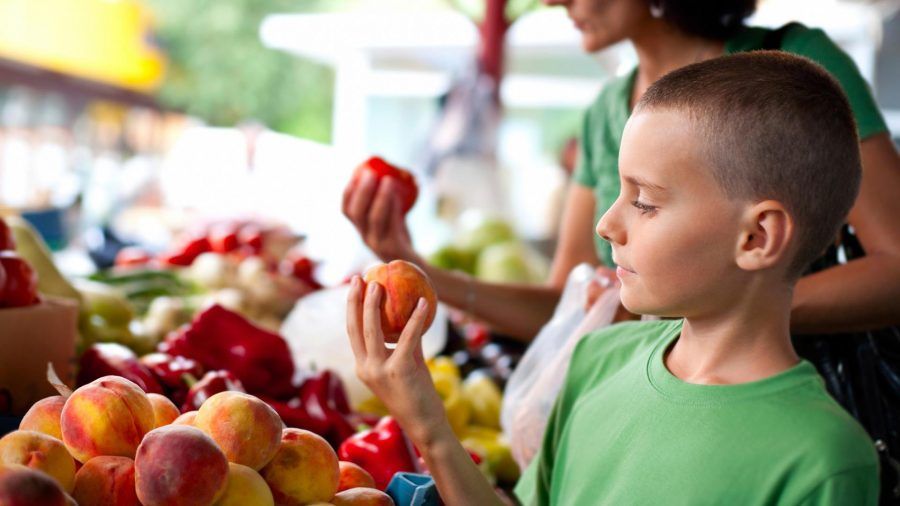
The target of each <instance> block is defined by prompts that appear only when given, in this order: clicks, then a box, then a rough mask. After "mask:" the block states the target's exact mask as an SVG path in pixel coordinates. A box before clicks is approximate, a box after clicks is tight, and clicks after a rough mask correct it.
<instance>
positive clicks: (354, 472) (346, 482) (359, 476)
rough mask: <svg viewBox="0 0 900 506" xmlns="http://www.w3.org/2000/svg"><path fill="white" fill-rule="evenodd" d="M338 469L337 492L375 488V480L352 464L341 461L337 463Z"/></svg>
mask: <svg viewBox="0 0 900 506" xmlns="http://www.w3.org/2000/svg"><path fill="white" fill-rule="evenodd" d="M338 468H339V469H340V471H341V477H340V480H338V492H342V491H344V490H347V489H351V488H356V487H364V488H375V478H372V475H371V474H369V472H368V471H366V470H365V469H363V468H361V467H359V466H358V465H356V464H354V463H353V462H347V461H346V460H342V461H340V462H338Z"/></svg>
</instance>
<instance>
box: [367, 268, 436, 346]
mask: <svg viewBox="0 0 900 506" xmlns="http://www.w3.org/2000/svg"><path fill="white" fill-rule="evenodd" d="M364 279H365V281H366V283H371V282H373V281H374V282H376V283H378V284H379V285H381V286H382V288H384V298H383V299H382V302H381V330H382V331H383V332H384V339H385V341H386V342H389V343H396V342H397V340H398V339H400V333H401V332H403V327H405V326H406V323H407V322H408V321H409V318H410V317H411V316H412V314H413V311H414V310H415V309H416V304H418V302H419V298H420V297H424V298H425V300H426V301H427V302H428V317H427V319H426V321H425V328H426V329H427V328H428V327H430V326H431V322H433V321H434V315H435V311H436V310H437V295H435V290H434V286H433V285H432V284H431V280H429V279H428V276H426V275H425V273H424V272H422V269H420V268H418V267H417V266H416V265H415V264H412V263H409V262H406V261H404V260H394V261H392V262H390V263H387V264H378V265H376V266H374V267H372V268H371V269H369V270H368V271H366V274H365V277H364Z"/></svg>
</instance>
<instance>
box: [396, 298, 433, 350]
mask: <svg viewBox="0 0 900 506" xmlns="http://www.w3.org/2000/svg"><path fill="white" fill-rule="evenodd" d="M427 318H428V302H427V301H426V300H425V298H424V297H419V302H418V303H417V304H416V309H415V310H414V311H413V314H412V316H411V317H410V318H409V321H408V322H406V327H404V328H403V332H402V333H401V334H400V340H399V341H398V343H397V349H396V353H397V354H398V355H400V356H401V357H412V356H415V354H416V353H418V352H419V350H420V349H421V346H422V335H423V334H425V331H426V330H428V329H426V328H425V321H426V319H427Z"/></svg>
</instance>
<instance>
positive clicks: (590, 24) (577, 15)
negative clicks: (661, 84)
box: [543, 0, 650, 53]
mask: <svg viewBox="0 0 900 506" xmlns="http://www.w3.org/2000/svg"><path fill="white" fill-rule="evenodd" d="M543 1H544V4H546V5H561V6H565V8H566V11H567V12H568V13H569V18H571V19H572V21H573V22H574V23H575V27H576V28H578V31H580V32H581V45H582V47H583V48H584V50H585V51H587V52H589V53H593V52H595V51H599V50H601V49H604V48H607V47H609V46H611V45H613V44H615V43H616V42H620V41H622V40H625V39H627V38H630V37H632V36H633V35H634V34H635V33H637V31H638V29H639V27H640V26H641V25H642V24H643V23H645V22H646V21H647V20H648V19H650V9H649V7H648V2H647V0H543Z"/></svg>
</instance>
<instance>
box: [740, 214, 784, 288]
mask: <svg viewBox="0 0 900 506" xmlns="http://www.w3.org/2000/svg"><path fill="white" fill-rule="evenodd" d="M793 237H794V220H793V218H792V217H791V215H790V213H788V211H787V209H785V207H784V205H782V204H781V202H778V201H776V200H764V201H762V202H758V203H756V204H753V205H752V206H750V207H748V208H747V210H746V211H745V213H744V217H743V219H742V220H741V232H740V237H739V238H738V248H737V252H736V257H735V260H736V261H737V264H738V267H740V268H741V269H744V270H747V271H756V270H762V269H768V268H771V267H773V266H776V265H778V264H779V263H782V262H783V261H784V260H786V259H788V257H789V255H790V253H791V244H792V242H793V241H792V239H793Z"/></svg>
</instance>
